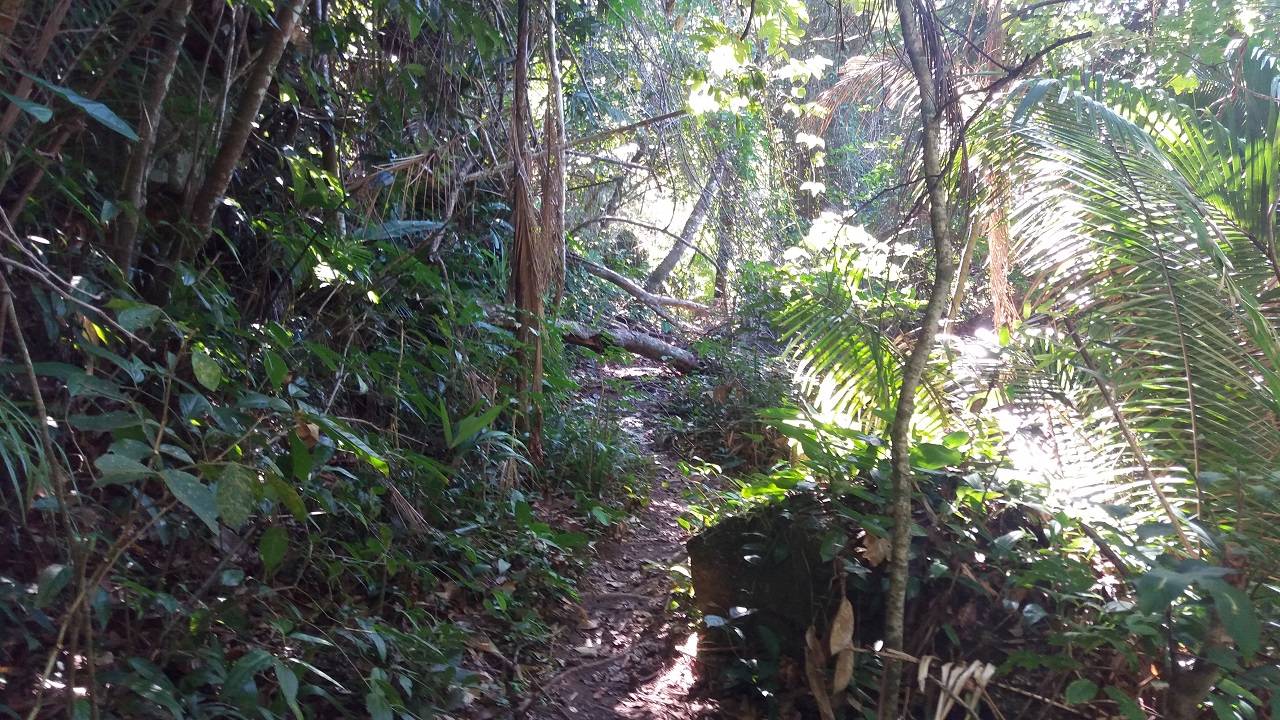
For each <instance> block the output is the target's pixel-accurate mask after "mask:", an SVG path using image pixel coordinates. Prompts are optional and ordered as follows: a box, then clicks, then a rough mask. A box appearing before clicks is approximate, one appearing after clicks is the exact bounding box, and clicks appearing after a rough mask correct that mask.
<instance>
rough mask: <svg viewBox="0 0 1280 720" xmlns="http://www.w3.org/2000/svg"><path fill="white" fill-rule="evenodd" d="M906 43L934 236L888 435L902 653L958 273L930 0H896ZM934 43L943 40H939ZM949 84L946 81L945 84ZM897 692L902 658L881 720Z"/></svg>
mask: <svg viewBox="0 0 1280 720" xmlns="http://www.w3.org/2000/svg"><path fill="white" fill-rule="evenodd" d="M896 2H897V5H898V17H899V20H900V22H901V25H902V37H903V41H904V42H903V44H904V45H905V47H906V50H907V56H908V57H909V58H910V60H911V70H912V72H913V74H914V75H915V77H916V84H917V85H918V86H919V88H920V122H921V125H922V129H923V142H922V149H923V156H924V157H923V160H924V162H923V171H924V179H925V191H926V193H927V197H928V201H929V230H930V232H931V233H932V235H933V260H934V280H933V288H932V290H931V292H930V295H929V303H928V305H926V306H925V311H924V318H923V320H922V321H921V328H920V334H919V336H918V337H917V338H916V344H915V347H914V348H912V350H911V356H910V357H909V358H908V359H907V364H906V367H904V368H903V371H902V387H901V390H900V392H899V394H898V407H897V412H896V413H895V415H894V418H893V426H892V428H891V429H890V433H889V437H890V443H891V449H892V453H891V454H892V466H893V475H892V477H893V504H892V511H893V513H892V514H893V543H892V552H891V554H890V565H889V595H888V598H887V599H886V603H885V604H886V607H885V647H886V648H887V649H889V650H896V651H901V650H902V649H903V642H904V634H905V632H904V625H905V620H906V598H907V561H908V558H909V554H910V549H911V491H912V486H913V484H914V483H913V478H912V472H911V418H912V416H913V415H914V414H915V405H916V389H917V388H918V387H919V386H920V379H921V377H922V376H923V375H924V371H925V366H926V365H927V364H928V361H929V354H930V352H931V351H932V350H933V344H934V340H935V339H936V338H937V335H938V325H939V323H940V321H941V319H942V313H943V311H944V310H945V309H946V305H947V297H948V295H949V294H950V292H951V281H952V278H953V276H954V275H955V260H954V258H953V257H952V243H951V228H950V218H948V217H947V205H948V198H947V186H946V182H945V178H943V176H942V171H943V166H942V152H943V145H942V113H943V110H944V107H945V105H944V102H945V99H944V98H940V97H939V95H938V94H939V92H940V90H941V89H940V88H939V87H938V86H937V83H936V82H935V75H934V72H935V70H940V71H941V72H940V73H939V74H942V73H945V72H946V68H945V66H943V65H942V63H943V62H944V60H943V58H942V57H939V56H937V55H934V54H931V53H930V52H929V51H928V50H926V47H925V42H924V38H923V33H922V25H925V24H929V25H931V26H932V25H934V24H936V22H937V19H936V17H934V16H935V14H936V10H935V9H934V6H933V2H932V0H915V2H913V0H896ZM934 39H935V40H936V41H938V42H940V40H938V39H937V38H936V37H935V38H934ZM945 86H946V84H945V83H944V87H945ZM901 689H902V661H901V660H896V659H892V658H890V659H887V660H886V661H885V674H884V678H883V684H882V686H881V693H880V707H879V718H880V720H896V718H897V717H898V714H899V713H898V707H899V696H900V695H901Z"/></svg>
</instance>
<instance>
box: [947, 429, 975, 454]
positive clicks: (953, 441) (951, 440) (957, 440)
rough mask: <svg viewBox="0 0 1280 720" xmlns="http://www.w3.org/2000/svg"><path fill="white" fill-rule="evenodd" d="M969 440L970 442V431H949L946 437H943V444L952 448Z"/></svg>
mask: <svg viewBox="0 0 1280 720" xmlns="http://www.w3.org/2000/svg"><path fill="white" fill-rule="evenodd" d="M967 442H969V433H967V432H965V431H963V430H957V431H956V432H953V433H948V434H947V436H946V437H944V438H942V444H943V445H946V446H947V447H949V448H952V449H955V448H958V447H960V446H961V445H964V444H965V443H967Z"/></svg>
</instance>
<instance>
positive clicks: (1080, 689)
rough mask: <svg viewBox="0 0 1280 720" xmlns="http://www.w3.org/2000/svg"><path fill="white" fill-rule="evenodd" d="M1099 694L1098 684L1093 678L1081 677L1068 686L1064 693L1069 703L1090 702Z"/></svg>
mask: <svg viewBox="0 0 1280 720" xmlns="http://www.w3.org/2000/svg"><path fill="white" fill-rule="evenodd" d="M1097 695H1098V685H1097V683H1095V682H1094V681H1092V680H1086V679H1084V678H1080V679H1079V680H1076V681H1075V682H1073V683H1071V684H1070V685H1068V686H1067V692H1066V693H1065V694H1064V697H1065V698H1066V701H1067V704H1068V705H1076V704H1078V703H1084V702H1089V701H1090V700H1092V699H1094V698H1095V697H1097Z"/></svg>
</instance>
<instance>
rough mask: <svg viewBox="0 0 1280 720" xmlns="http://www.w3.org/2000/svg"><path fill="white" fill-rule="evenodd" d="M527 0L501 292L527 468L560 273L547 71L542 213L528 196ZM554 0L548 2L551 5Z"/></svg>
mask: <svg viewBox="0 0 1280 720" xmlns="http://www.w3.org/2000/svg"><path fill="white" fill-rule="evenodd" d="M529 2H530V0H519V2H518V3H517V8H516V11H517V14H518V21H517V30H516V56H515V63H514V65H513V78H512V82H513V83H514V85H515V88H514V92H513V94H512V104H511V112H512V117H511V158H512V172H513V177H512V182H511V192H512V202H511V208H512V213H513V215H514V218H513V222H512V227H513V229H514V234H513V237H512V246H511V276H510V277H509V278H508V282H507V294H508V296H509V298H510V300H511V301H512V303H514V305H515V309H516V362H517V364H518V365H519V366H520V374H519V378H518V380H517V390H518V393H519V402H520V408H519V411H518V426H519V428H520V430H521V431H522V432H523V434H524V435H525V448H526V451H527V453H528V457H529V460H530V462H532V463H534V464H535V465H538V464H541V463H542V410H541V395H542V357H543V350H544V349H545V345H544V343H545V334H544V332H543V330H544V328H545V319H546V318H545V316H546V308H545V299H544V297H545V295H546V294H547V292H548V291H549V290H550V289H551V288H552V286H553V285H555V284H556V283H557V282H559V281H560V280H559V279H560V278H562V277H563V275H562V273H563V270H564V196H565V189H564V149H565V141H564V109H563V107H564V105H563V98H562V97H561V86H560V73H559V68H558V67H557V68H555V69H554V70H553V71H551V79H550V83H549V87H548V90H549V92H548V97H547V111H546V123H545V137H544V139H543V140H544V146H545V147H544V150H545V152H544V153H543V166H542V183H541V185H542V198H541V203H542V204H541V207H540V208H539V207H538V203H537V202H536V201H535V198H534V195H533V188H534V178H533V168H534V163H533V159H532V157H531V153H530V151H529V135H530V131H531V120H530V117H531V116H530V109H529V44H530V34H531V28H530V8H529ZM553 2H554V0H547V4H548V5H551V4H553ZM555 33H556V24H555V9H554V8H551V7H548V8H547V44H546V49H547V64H548V66H549V67H552V66H554V65H556V64H558V59H557V58H556V50H555Z"/></svg>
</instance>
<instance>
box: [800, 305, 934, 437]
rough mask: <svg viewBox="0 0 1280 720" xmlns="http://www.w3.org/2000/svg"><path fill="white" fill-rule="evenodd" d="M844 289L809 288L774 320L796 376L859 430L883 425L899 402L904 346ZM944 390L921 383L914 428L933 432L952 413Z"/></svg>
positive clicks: (825, 406) (817, 398)
mask: <svg viewBox="0 0 1280 720" xmlns="http://www.w3.org/2000/svg"><path fill="white" fill-rule="evenodd" d="M868 316H871V315H870V314H869V313H868V312H867V311H866V308H861V307H859V306H858V304H857V303H856V302H855V301H854V300H852V299H851V298H850V296H849V295H848V294H846V293H840V292H836V293H821V292H814V291H809V292H806V293H805V294H804V295H802V296H801V297H799V298H798V299H795V300H793V301H792V302H791V303H790V304H789V305H788V306H787V307H786V308H785V309H784V310H783V311H782V312H781V313H780V315H779V317H778V323H779V326H780V328H781V329H782V332H783V337H784V338H785V339H786V340H787V341H788V343H789V347H790V353H791V357H792V358H793V359H794V360H795V362H796V364H797V376H798V378H799V379H800V380H801V381H802V382H803V383H804V384H805V385H806V386H807V389H808V390H809V391H810V393H811V394H812V395H813V396H814V398H815V402H816V404H817V406H818V407H819V409H820V410H824V411H828V412H834V413H839V414H843V415H846V416H848V417H849V418H850V420H851V421H852V422H853V423H854V424H855V425H856V426H857V427H858V428H859V429H860V430H862V431H863V432H868V433H880V432H883V431H885V430H886V429H887V427H888V423H887V418H891V417H892V414H893V408H894V407H896V406H897V402H898V388H899V387H900V383H901V380H902V367H903V365H904V363H905V362H906V352H905V351H904V350H903V348H901V347H899V346H898V345H897V344H895V342H894V341H893V340H892V338H891V337H890V336H889V335H888V334H887V333H886V331H885V330H884V329H883V328H881V327H879V326H877V325H876V324H875V323H873V322H869V321H868V320H867V319H866V318H867V317H868ZM945 398H946V396H945V394H944V392H943V391H942V390H941V389H940V388H939V387H937V386H936V385H932V384H929V383H927V382H926V383H923V384H922V386H921V389H920V392H919V395H918V396H917V401H916V402H917V410H916V420H915V423H916V429H917V431H919V432H921V433H926V434H928V433H932V432H936V431H937V430H939V429H940V428H942V427H943V426H945V425H946V421H947V419H948V417H949V415H950V411H949V410H948V404H947V402H946V399H945Z"/></svg>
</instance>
